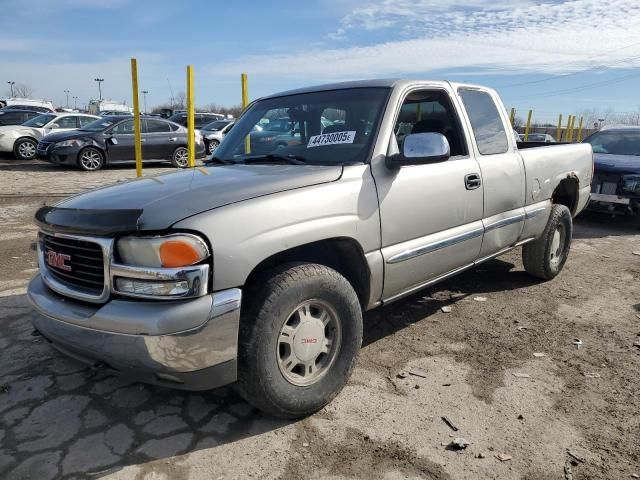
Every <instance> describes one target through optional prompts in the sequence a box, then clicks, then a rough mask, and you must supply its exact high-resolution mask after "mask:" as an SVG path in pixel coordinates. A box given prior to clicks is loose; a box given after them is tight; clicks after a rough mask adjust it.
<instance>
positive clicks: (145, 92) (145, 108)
mask: <svg viewBox="0 0 640 480" xmlns="http://www.w3.org/2000/svg"><path fill="white" fill-rule="evenodd" d="M140 93H142V95H144V113H148V112H147V93H149V90H142V91H140Z"/></svg>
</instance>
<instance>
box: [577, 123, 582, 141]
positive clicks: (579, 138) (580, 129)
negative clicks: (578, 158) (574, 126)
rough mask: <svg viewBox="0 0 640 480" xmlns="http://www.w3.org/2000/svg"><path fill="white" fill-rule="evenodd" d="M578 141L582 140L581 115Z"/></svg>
mask: <svg viewBox="0 0 640 480" xmlns="http://www.w3.org/2000/svg"><path fill="white" fill-rule="evenodd" d="M577 140H578V143H580V142H582V117H580V122H579V123H578V138H577Z"/></svg>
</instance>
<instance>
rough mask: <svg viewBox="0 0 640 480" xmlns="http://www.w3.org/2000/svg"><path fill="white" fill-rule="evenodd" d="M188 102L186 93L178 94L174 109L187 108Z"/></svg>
mask: <svg viewBox="0 0 640 480" xmlns="http://www.w3.org/2000/svg"><path fill="white" fill-rule="evenodd" d="M186 100H187V94H186V93H184V92H178V93H176V96H175V98H174V105H173V108H185V105H186Z"/></svg>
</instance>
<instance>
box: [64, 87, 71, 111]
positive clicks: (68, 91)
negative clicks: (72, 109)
mask: <svg viewBox="0 0 640 480" xmlns="http://www.w3.org/2000/svg"><path fill="white" fill-rule="evenodd" d="M64 93H65V95H66V96H67V108H69V94H70V93H71V90H65V91H64Z"/></svg>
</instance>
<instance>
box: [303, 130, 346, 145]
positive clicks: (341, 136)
mask: <svg viewBox="0 0 640 480" xmlns="http://www.w3.org/2000/svg"><path fill="white" fill-rule="evenodd" d="M355 138H356V132H355V130H353V131H350V132H335V133H323V134H322V135H314V136H313V137H311V138H310V139H309V143H308V144H307V148H311V147H322V146H323V145H339V144H341V143H353V141H354V140H355Z"/></svg>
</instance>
